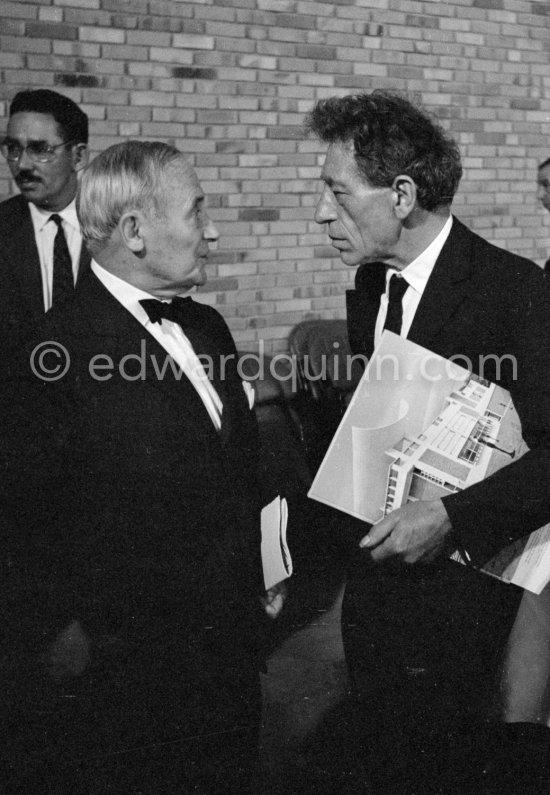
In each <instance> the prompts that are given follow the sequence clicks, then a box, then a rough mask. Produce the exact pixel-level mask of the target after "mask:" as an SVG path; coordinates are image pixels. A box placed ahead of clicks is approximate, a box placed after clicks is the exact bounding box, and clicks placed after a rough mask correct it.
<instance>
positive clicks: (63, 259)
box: [48, 213, 74, 306]
mask: <svg viewBox="0 0 550 795" xmlns="http://www.w3.org/2000/svg"><path fill="white" fill-rule="evenodd" d="M48 220H50V221H53V222H54V223H55V224H56V225H57V232H56V233H55V239H54V241H53V286H52V306H59V304H61V303H63V301H66V300H67V298H70V296H71V295H72V294H73V293H74V278H73V264H72V261H71V255H70V253H69V247H68V246H67V240H66V238H65V232H64V231H63V225H62V220H61V216H60V215H57V213H55V214H54V215H50V217H49V219H48Z"/></svg>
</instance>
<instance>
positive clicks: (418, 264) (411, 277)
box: [387, 215, 453, 295]
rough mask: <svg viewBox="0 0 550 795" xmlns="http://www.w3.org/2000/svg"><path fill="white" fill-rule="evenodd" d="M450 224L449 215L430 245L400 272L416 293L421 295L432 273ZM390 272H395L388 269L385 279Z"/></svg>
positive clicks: (447, 235) (448, 232) (451, 221)
mask: <svg viewBox="0 0 550 795" xmlns="http://www.w3.org/2000/svg"><path fill="white" fill-rule="evenodd" d="M452 225H453V217H452V215H450V216H449V217H448V218H447V220H446V221H445V224H444V225H443V228H442V229H441V231H440V232H439V234H438V235H437V236H436V237H434V239H433V240H432V242H431V243H430V245H429V246H428V247H427V248H425V249H424V251H423V252H422V253H421V254H419V255H418V257H416V259H413V261H412V262H410V263H409V264H408V265H407V267H406V268H403V270H402V271H401V272H400V274H401V276H402V277H403V278H404V279H406V280H407V282H408V283H409V286H410V287H412V288H413V290H415V291H416V292H417V293H420V295H422V294H423V292H424V290H425V289H426V285H427V283H428V279H429V278H430V276H431V275H432V271H433V269H434V265H435V263H436V261H437V258H438V257H439V255H440V253H441V249H442V248H443V246H444V245H445V242H446V240H447V238H448V237H449V234H450V232H451V227H452ZM392 273H395V271H393V270H389V269H388V276H387V280H389V277H390V276H391V274H392Z"/></svg>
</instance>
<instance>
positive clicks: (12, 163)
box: [0, 89, 90, 355]
mask: <svg viewBox="0 0 550 795" xmlns="http://www.w3.org/2000/svg"><path fill="white" fill-rule="evenodd" d="M0 150H1V152H2V154H3V156H4V157H5V158H6V160H7V162H8V166H9V169H10V172H11V175H12V177H13V179H14V181H15V183H16V185H17V187H18V188H19V190H20V191H21V193H20V195H19V196H14V197H12V198H10V199H8V200H7V201H4V202H2V203H0V335H1V345H2V348H1V351H2V353H3V354H4V355H5V354H6V353H10V352H11V351H14V350H17V348H18V347H19V346H20V345H21V344H22V343H23V342H24V341H25V339H26V338H27V336H28V334H29V332H30V331H31V330H32V328H33V327H34V325H35V324H36V323H37V322H38V321H39V320H40V317H41V316H42V315H43V314H44V312H47V311H48V310H49V309H50V308H51V307H52V306H53V305H54V304H59V303H62V302H64V301H66V300H67V299H69V298H70V297H71V295H72V293H73V292H74V287H75V284H76V282H77V279H78V277H79V275H80V274H82V272H83V271H84V270H86V269H87V268H88V267H89V262H90V257H89V255H88V253H87V251H86V249H85V248H84V247H83V246H82V235H81V233H80V226H79V223H78V219H77V215H76V209H75V195H76V188H77V174H78V172H79V171H80V170H81V169H82V168H84V166H85V165H86V162H87V157H88V117H87V116H86V114H85V113H84V112H83V111H82V110H81V109H80V108H79V107H78V105H76V104H75V103H74V102H73V101H72V100H71V99H69V98H68V97H64V96H62V95H61V94H58V93H57V92H55V91H50V90H49V89H38V90H35V91H21V92H19V93H18V94H16V96H15V97H14V99H13V101H12V103H11V106H10V111H9V122H8V127H7V132H6V135H5V137H4V139H3V140H2V143H1V145H0Z"/></svg>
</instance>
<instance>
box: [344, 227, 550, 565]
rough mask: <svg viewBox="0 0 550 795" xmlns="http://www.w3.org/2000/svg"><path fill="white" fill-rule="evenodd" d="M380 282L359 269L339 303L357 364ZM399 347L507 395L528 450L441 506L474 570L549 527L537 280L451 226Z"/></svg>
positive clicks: (548, 376)
mask: <svg viewBox="0 0 550 795" xmlns="http://www.w3.org/2000/svg"><path fill="white" fill-rule="evenodd" d="M384 279H385V266H384V265H383V264H381V263H380V264H378V263H377V264H374V265H362V266H361V267H360V268H359V269H358V271H357V274H356V281H355V285H356V289H355V290H354V291H349V292H348V294H347V310H348V328H349V337H350V343H351V346H352V349H353V350H354V351H355V352H358V353H363V354H366V355H367V356H370V354H371V353H372V350H373V346H374V326H375V322H376V316H377V314H378V309H379V303H380V293H381V292H382V291H383V290H384ZM408 338H409V339H410V340H412V341H413V342H415V343H417V344H418V345H422V346H423V347H425V348H428V349H429V350H432V351H434V352H435V353H438V354H439V355H441V356H444V357H446V358H450V357H456V361H457V363H458V364H460V365H463V366H466V367H469V368H470V364H469V363H471V369H473V370H474V371H475V372H477V373H479V374H481V375H482V376H483V377H485V378H487V379H488V380H490V381H493V382H496V383H499V384H501V385H502V386H503V387H505V388H506V389H508V390H509V391H510V392H511V394H512V397H513V399H514V403H515V406H516V408H517V410H518V412H519V415H520V417H521V421H522V430H523V435H524V438H525V440H526V442H527V443H528V445H529V447H530V448H531V451H530V452H529V453H528V454H527V455H525V456H524V457H522V458H521V459H520V460H519V461H517V462H513V463H512V464H510V465H509V466H507V467H506V468H505V469H503V470H501V471H500V472H498V473H497V474H495V475H493V476H492V477H491V478H489V479H487V480H485V481H484V482H482V483H480V484H477V485H474V486H472V487H470V488H468V489H466V490H464V491H463V492H461V493H459V494H455V495H452V496H449V497H446V498H445V500H444V502H445V507H446V509H447V511H448V513H449V516H450V519H451V521H452V524H453V527H454V528H455V529H456V530H457V531H458V532H459V533H460V535H461V537H462V541H463V543H464V544H465V546H466V548H467V549H468V551H469V552H470V554H471V555H472V558H473V560H474V561H475V562H477V563H483V562H484V561H486V560H487V559H488V558H489V557H491V556H492V555H493V554H494V553H495V552H496V551H498V550H499V549H501V548H503V547H504V546H506V545H507V544H508V543H509V542H510V541H511V540H512V539H513V538H516V537H518V536H521V535H524V534H525V533H528V532H530V531H532V530H534V529H536V528H537V527H540V526H541V525H543V524H545V523H546V522H548V521H549V520H550V295H549V291H548V288H547V286H546V282H545V278H544V274H543V272H542V270H541V269H540V268H538V267H537V266H536V265H534V263H532V262H530V261H528V260H525V259H523V258H521V257H518V256H516V255H514V254H510V253H508V252H506V251H504V250H502V249H500V248H497V247H495V246H493V245H491V244H490V243H488V242H487V241H485V240H483V239H482V238H480V237H478V236H477V235H476V234H474V233H473V232H471V231H470V230H469V229H467V228H466V227H465V226H464V225H463V224H461V223H460V222H459V221H458V220H457V219H456V218H455V219H454V222H453V226H452V229H451V233H450V235H449V238H448V240H447V241H446V243H445V245H444V247H443V249H442V251H441V254H440V256H439V257H438V260H437V262H436V264H435V267H434V270H433V272H432V275H431V277H430V279H429V281H428V284H427V287H426V290H425V292H424V294H423V296H422V300H421V301H420V305H419V307H418V310H417V312H416V314H415V317H414V321H413V324H412V327H411V330H410V332H409V334H408ZM483 357H489V358H485V359H483ZM491 357H493V358H491ZM499 362H500V366H499Z"/></svg>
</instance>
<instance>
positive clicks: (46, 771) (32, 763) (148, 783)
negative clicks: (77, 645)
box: [0, 661, 261, 795]
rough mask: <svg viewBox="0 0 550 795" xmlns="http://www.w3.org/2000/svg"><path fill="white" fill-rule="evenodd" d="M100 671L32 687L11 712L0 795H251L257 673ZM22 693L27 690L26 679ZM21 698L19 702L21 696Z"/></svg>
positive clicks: (11, 706)
mask: <svg viewBox="0 0 550 795" xmlns="http://www.w3.org/2000/svg"><path fill="white" fill-rule="evenodd" d="M194 673H195V676H194V678H193V680H192V681H191V680H190V678H189V671H188V670H186V669H185V668H184V667H182V666H179V665H177V664H173V666H172V667H171V668H169V667H168V666H167V665H165V664H163V665H160V666H155V663H154V661H151V664H150V666H149V667H148V669H145V670H143V671H142V675H141V676H139V675H138V671H137V670H136V667H135V666H130V667H129V669H127V670H126V671H125V670H124V668H123V667H121V668H120V669H119V670H118V671H113V670H109V671H106V670H105V669H104V668H101V669H100V668H96V669H92V670H90V671H89V672H87V674H86V675H85V676H82V677H79V678H75V679H74V680H73V681H66V682H64V683H57V684H55V683H52V682H46V681H45V680H42V682H37V681H35V682H34V683H33V682H31V681H30V680H29V679H27V681H26V687H25V690H24V692H23V688H22V686H21V684H20V685H19V687H18V692H19V697H18V698H13V697H12V698H11V699H10V701H9V703H7V704H5V705H4V706H5V707H6V709H5V710H4V711H3V713H2V716H1V719H0V720H1V722H2V724H3V725H2V727H1V728H2V740H3V743H2V745H3V748H2V765H1V767H0V791H1V792H2V793H3V795H4V793H5V795H11V793H14V795H15V794H16V793H25V795H30V793H33V794H34V793H36V795H43V793H44V794H45V793H55V794H56V795H66V793H71V795H73V794H74V795H104V793H121V794H125V793H128V795H139V793H143V795H149V794H150V795H157V793H163V795H164V794H166V795H171V794H172V793H173V794H174V795H176V793H177V794H178V795H185V793H206V792H208V793H210V792H212V793H218V792H219V793H233V792H243V793H246V792H248V791H251V790H249V788H250V786H251V781H252V777H253V775H254V772H255V768H256V762H257V746H258V732H259V722H260V715H261V691H260V682H259V675H258V673H257V672H256V671H255V670H254V668H253V667H252V666H249V667H247V666H246V665H243V666H241V667H240V668H233V667H224V666H223V665H220V667H219V670H213V667H212V665H210V666H206V667H205V673H204V675H203V676H199V675H198V673H197V672H196V671H195V672H194ZM19 681H20V683H22V682H23V679H22V678H21V679H20V680H19ZM13 695H14V693H12V696H13Z"/></svg>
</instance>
